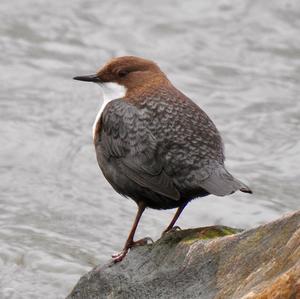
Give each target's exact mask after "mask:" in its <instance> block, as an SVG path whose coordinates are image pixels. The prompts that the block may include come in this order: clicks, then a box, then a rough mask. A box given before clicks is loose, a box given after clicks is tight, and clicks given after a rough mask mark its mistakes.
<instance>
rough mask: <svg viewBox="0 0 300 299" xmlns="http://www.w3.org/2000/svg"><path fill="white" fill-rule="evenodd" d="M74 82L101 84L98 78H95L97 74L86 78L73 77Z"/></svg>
mask: <svg viewBox="0 0 300 299" xmlns="http://www.w3.org/2000/svg"><path fill="white" fill-rule="evenodd" d="M73 79H74V80H79V81H87V82H95V83H101V82H102V81H101V80H100V78H99V77H98V76H97V74H94V75H87V76H78V77H74V78H73Z"/></svg>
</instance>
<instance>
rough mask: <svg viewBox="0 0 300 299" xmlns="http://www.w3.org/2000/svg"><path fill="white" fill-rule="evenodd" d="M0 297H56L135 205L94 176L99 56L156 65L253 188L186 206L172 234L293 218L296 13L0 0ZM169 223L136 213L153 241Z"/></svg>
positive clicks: (279, 5) (262, 6) (106, 250)
mask: <svg viewBox="0 0 300 299" xmlns="http://www.w3.org/2000/svg"><path fill="white" fill-rule="evenodd" d="M0 17H1V25H0V50H1V51H0V53H1V56H0V63H1V72H0V81H1V91H0V105H1V110H0V131H1V149H0V151H1V181H0V186H1V200H0V226H1V230H0V240H1V245H0V298H3V299H6V298H13V299H15V298H64V297H65V296H66V295H67V294H68V292H69V291H70V290H71V288H72V286H73V285H74V284H75V283H76V281H77V280H78V279H79V277H80V276H81V275H82V274H84V273H85V272H86V271H88V270H90V269H91V268H92V267H93V266H95V265H97V264H99V263H103V262H105V261H106V260H107V259H108V257H109V256H110V254H111V253H112V252H114V251H117V250H119V249H121V247H122V245H123V243H124V241H125V239H126V237H127V234H128V231H129V227H130V225H131V222H132V219H133V217H134V214H135V204H134V203H133V202H132V201H130V200H126V199H124V198H122V197H120V196H119V195H118V194H116V193H115V192H114V191H113V190H112V188H111V187H110V186H109V184H108V183H107V182H106V181H105V179H104V178H103V176H102V175H101V173H100V171H99V169H98V166H97V163H96V159H95V153H94V149H93V145H92V137H91V127H92V124H93V121H94V118H95V115H96V114H97V109H98V107H100V105H101V97H100V90H99V88H98V87H97V86H96V85H93V84H87V83H86V84H84V83H83V82H82V83H80V82H76V81H73V80H71V78H72V77H73V76H75V75H83V74H88V73H93V72H95V71H96V69H97V68H98V67H100V66H101V65H102V64H103V63H105V62H106V60H107V59H109V58H110V57H112V56H119V55H124V54H131V55H138V56H143V57H147V58H150V59H153V60H155V61H156V62H157V63H158V64H159V65H160V66H161V68H162V69H163V70H164V71H165V72H166V73H167V74H168V75H169V78H170V79H171V80H172V81H173V82H174V84H175V85H176V86H177V87H178V88H179V89H181V90H182V91H184V92H185V93H186V94H187V95H189V96H190V97H191V98H192V99H194V100H195V101H196V102H197V103H198V104H199V105H200V106H201V107H202V108H203V109H204V110H205V111H207V113H208V114H209V115H210V116H211V118H212V119H213V120H214V122H215V123H216V125H217V126H218V128H219V129H220V131H221V133H222V135H223V138H224V141H225V144H226V155H227V166H228V168H229V169H230V170H231V171H232V173H234V174H235V176H236V177H238V178H240V179H241V180H243V181H245V183H247V184H249V185H250V186H251V187H252V189H253V190H254V192H255V193H254V195H253V196H250V195H246V194H242V193H237V194H234V195H232V196H230V197H227V198H226V199H225V198H217V197H213V196H210V197H207V198H204V199H201V200H200V199H199V200H195V201H193V202H192V203H191V204H190V205H189V206H188V207H187V208H186V210H185V212H184V213H183V215H182V217H181V218H180V220H179V222H178V224H179V225H180V226H181V227H184V228H187V227H197V226H203V225H212V224H219V223H221V224H224V225H230V226H235V227H242V228H249V227H253V226H256V225H259V224H261V223H264V222H267V221H269V220H272V219H275V218H277V217H279V216H281V215H283V214H284V213H286V212H288V211H292V210H296V209H299V197H298V194H299V192H300V187H299V180H300V170H299V164H300V155H299V151H300V144H299V143H300V141H299V129H300V101H299V94H300V90H299V89H300V88H299V86H300V84H299V83H300V82H299V81H300V79H299V78H300V34H299V29H300V2H299V1H296V0H295V1H281V0H277V1H253V0H247V1H238V0H235V1H229V0H228V1H225V0H223V1H222V0H218V1H208V0H207V1H197V0H193V1H179V0H178V1H174V0H168V1H163V3H162V1H158V0H157V1H146V0H144V1H140V0H135V1H96V0H91V1H80V0H72V1H58V0H57V1H45V0H39V1H38V0H26V1H24V0H10V1H8V0H2V1H1V2H0ZM173 213H174V211H150V210H149V211H147V212H146V213H145V215H144V217H143V219H142V222H141V225H140V227H139V231H138V234H137V237H142V236H151V237H152V238H154V239H155V238H158V237H159V235H160V233H161V231H162V230H163V229H164V227H165V226H166V225H167V224H168V222H169V221H170V219H171V217H172V214H173Z"/></svg>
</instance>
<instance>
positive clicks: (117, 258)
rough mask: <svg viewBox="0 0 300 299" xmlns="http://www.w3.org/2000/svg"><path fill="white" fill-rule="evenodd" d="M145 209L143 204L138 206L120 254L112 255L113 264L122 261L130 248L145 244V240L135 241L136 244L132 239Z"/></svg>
mask: <svg viewBox="0 0 300 299" xmlns="http://www.w3.org/2000/svg"><path fill="white" fill-rule="evenodd" d="M145 207H146V206H145V204H144V203H143V202H141V203H139V204H138V211H137V214H136V216H135V220H134V223H133V225H132V228H131V231H130V233H129V236H128V238H127V241H126V243H125V246H124V248H123V250H122V251H121V252H120V253H117V254H114V255H113V256H112V257H113V260H114V262H115V263H117V262H120V261H122V259H123V258H124V257H125V256H126V254H127V252H128V250H129V249H130V248H132V247H133V246H136V245H144V244H147V238H146V239H141V240H139V241H136V242H134V241H133V237H134V234H135V231H136V228H137V226H138V224H139V221H140V219H141V216H142V214H143V212H144V211H145Z"/></svg>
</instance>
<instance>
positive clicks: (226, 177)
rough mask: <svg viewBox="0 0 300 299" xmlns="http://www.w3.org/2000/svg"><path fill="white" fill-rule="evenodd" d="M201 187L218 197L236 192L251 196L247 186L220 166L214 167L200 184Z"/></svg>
mask: <svg viewBox="0 0 300 299" xmlns="http://www.w3.org/2000/svg"><path fill="white" fill-rule="evenodd" d="M201 187H202V188H203V189H205V190H206V191H207V192H209V193H210V194H214V195H218V196H224V195H228V194H232V193H234V192H235V191H237V190H240V191H242V192H245V193H251V194H252V190H251V189H250V188H249V187H248V186H247V185H245V184H244V183H242V182H241V181H239V180H237V179H236V178H234V177H233V176H232V175H231V174H230V173H229V172H228V171H227V170H226V169H225V167H224V166H223V165H220V164H218V165H217V166H216V167H214V169H213V172H212V174H211V175H210V176H209V177H208V178H207V179H206V180H204V181H202V182H201Z"/></svg>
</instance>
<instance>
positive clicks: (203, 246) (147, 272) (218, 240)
mask: <svg viewBox="0 0 300 299" xmlns="http://www.w3.org/2000/svg"><path fill="white" fill-rule="evenodd" d="M98 298H99V299H100V298H140V299H141V298H201V299H210V298H212V299H241V298H242V299H252V298H261V299H263V298H264V299H269V298H270V299H289V298H291V299H298V298H300V211H299V212H295V213H292V214H288V215H286V216H285V217H283V218H280V219H278V220H277V221H274V222H270V223H268V224H265V225H261V226H259V227H257V228H254V229H251V230H248V231H244V232H242V231H241V230H239V229H233V228H229V227H224V226H212V227H204V228H195V229H187V230H181V231H173V232H170V233H168V234H166V235H165V236H163V237H162V238H161V239H159V240H158V241H156V242H155V243H153V244H150V245H145V246H140V247H136V248H134V249H132V250H131V251H130V252H129V254H128V255H127V257H126V258H125V259H124V260H123V261H122V262H121V263H118V264H113V263H111V262H109V263H107V264H106V265H104V266H98V267H96V268H94V269H93V270H92V271H91V272H89V273H87V274H86V275H84V276H83V277H82V278H81V279H80V281H79V282H78V283H77V285H76V286H75V287H74V289H73V291H72V292H71V294H70V295H69V296H68V297H67V299H98Z"/></svg>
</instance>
